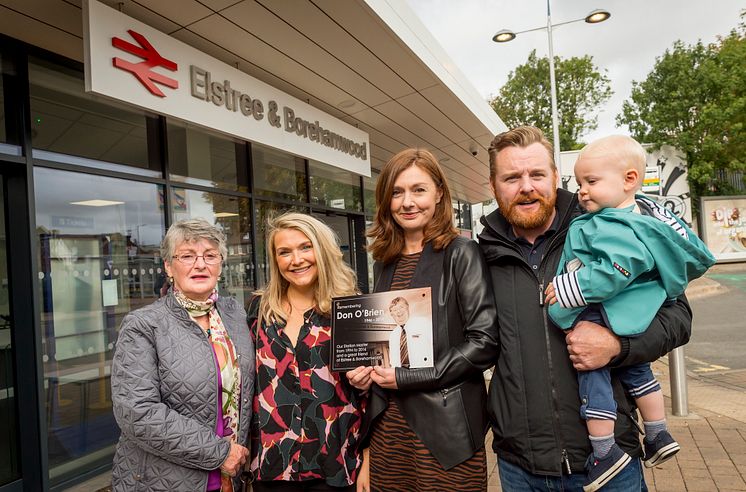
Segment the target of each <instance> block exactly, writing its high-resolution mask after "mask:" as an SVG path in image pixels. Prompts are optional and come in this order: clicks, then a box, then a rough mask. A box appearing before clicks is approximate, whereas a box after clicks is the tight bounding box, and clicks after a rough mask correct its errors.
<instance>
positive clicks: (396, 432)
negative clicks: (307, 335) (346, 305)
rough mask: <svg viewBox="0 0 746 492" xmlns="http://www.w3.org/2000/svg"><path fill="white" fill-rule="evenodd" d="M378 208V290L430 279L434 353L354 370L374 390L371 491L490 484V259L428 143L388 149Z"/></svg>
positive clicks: (373, 232) (494, 348) (494, 347)
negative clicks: (424, 360)
mask: <svg viewBox="0 0 746 492" xmlns="http://www.w3.org/2000/svg"><path fill="white" fill-rule="evenodd" d="M376 207H377V212H376V217H375V221H374V223H373V226H372V227H371V229H370V230H369V232H368V236H369V237H371V238H372V244H371V245H370V251H371V253H372V255H373V258H374V259H375V260H376V265H375V271H376V285H375V291H376V292H380V291H388V290H397V289H407V288H417V287H431V289H432V315H433V344H434V347H433V349H434V350H433V353H434V357H435V361H434V367H427V368H417V369H415V368H408V367H406V365H407V364H406V360H404V356H402V359H403V360H402V365H403V366H405V367H396V368H382V367H375V368H370V367H365V368H364V367H359V368H357V369H355V370H353V371H350V372H349V373H348V375H347V376H348V378H349V379H350V381H351V382H352V384H353V385H355V386H356V387H358V388H359V389H363V390H364V389H368V388H370V389H371V393H372V394H371V400H370V403H369V406H368V409H367V410H366V414H365V422H364V424H363V426H364V429H363V431H364V432H365V431H369V441H370V447H369V449H368V451H369V455H370V461H369V462H370V470H369V473H370V490H372V491H377V490H385V491H387V492H388V491H397V490H400V491H407V492H411V491H430V490H433V491H434V490H460V491H472V490H474V491H486V490H487V467H486V459H485V449H484V435H485V432H486V430H487V426H488V418H487V414H486V408H487V402H486V399H487V394H486V391H485V384H484V380H483V376H482V374H483V371H484V370H485V369H487V368H488V367H490V366H492V365H493V364H494V363H495V360H496V358H497V352H498V341H497V326H496V324H495V323H496V319H497V315H496V308H495V304H494V296H493V294H492V288H491V283H490V282H491V281H490V279H489V277H488V276H487V275H486V272H487V268H486V264H485V261H484V259H483V258H482V255H481V253H480V250H479V247H478V245H477V243H475V242H474V241H471V240H469V239H466V238H464V237H461V236H459V234H458V231H457V230H456V229H455V228H454V226H453V210H452V207H451V195H450V192H449V190H448V184H447V183H446V181H445V176H444V174H443V171H442V169H441V168H440V166H439V164H438V162H437V160H436V159H435V157H434V156H433V155H432V154H431V153H430V152H428V151H427V150H421V149H407V150H404V151H402V152H399V153H398V154H397V155H395V156H394V157H392V158H391V160H390V161H389V162H388V163H387V164H386V165H385V166H384V168H383V170H382V172H381V175H380V177H379V178H378V184H377V186H376ZM371 383H373V384H372V385H371ZM366 461H367V460H366ZM364 475H365V473H363V476H361V478H360V479H359V481H358V484H359V487H358V490H365V486H364Z"/></svg>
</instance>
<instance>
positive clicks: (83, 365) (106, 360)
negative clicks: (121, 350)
mask: <svg viewBox="0 0 746 492" xmlns="http://www.w3.org/2000/svg"><path fill="white" fill-rule="evenodd" d="M34 186H35V189H36V193H35V199H36V225H37V234H38V236H39V237H38V239H39V245H40V251H39V266H40V270H39V272H38V285H39V289H40V292H41V299H42V306H41V330H42V343H43V347H42V357H43V365H44V388H45V389H46V418H47V424H48V426H49V428H48V431H49V434H48V446H49V466H50V477H51V479H52V483H53V484H54V483H56V482H59V481H60V480H62V479H64V478H66V477H69V476H74V475H75V474H80V473H81V472H83V471H86V470H87V469H89V468H90V467H91V466H94V463H95V462H96V460H100V459H101V458H102V457H105V456H107V454H109V453H112V452H113V446H114V444H115V443H116V440H117V438H118V435H119V428H118V427H117V425H116V423H115V421H114V417H113V415H112V408H111V392H110V374H111V359H112V356H113V354H114V348H115V344H116V339H117V333H118V329H119V325H120V323H121V321H122V318H123V317H124V316H125V315H126V314H127V313H129V312H131V311H133V310H135V309H137V308H140V307H142V306H145V305H147V304H150V303H151V302H153V301H154V300H155V299H157V297H158V295H159V292H160V290H161V288H160V287H161V285H162V284H163V282H164V281H165V278H166V276H165V273H164V270H163V264H162V262H161V261H160V253H159V248H160V242H161V239H162V238H163V234H164V210H163V195H162V193H163V188H162V187H161V186H158V185H154V184H146V183H138V182H134V181H125V180H121V179H115V178H106V177H101V176H91V175H86V174H81V173H73V172H67V171H59V170H54V169H45V168H39V167H37V168H35V169H34Z"/></svg>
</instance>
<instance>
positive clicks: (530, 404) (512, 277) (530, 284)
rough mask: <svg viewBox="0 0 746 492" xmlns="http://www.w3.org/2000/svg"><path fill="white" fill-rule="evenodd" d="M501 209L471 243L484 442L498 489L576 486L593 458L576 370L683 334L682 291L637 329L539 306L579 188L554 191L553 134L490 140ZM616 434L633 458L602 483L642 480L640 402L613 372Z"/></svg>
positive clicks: (627, 358) (525, 130) (668, 345)
mask: <svg viewBox="0 0 746 492" xmlns="http://www.w3.org/2000/svg"><path fill="white" fill-rule="evenodd" d="M489 156H490V184H491V187H492V191H493V193H494V195H495V198H496V199H497V203H498V205H499V209H498V210H496V211H495V212H493V213H492V214H490V215H488V216H486V217H483V218H482V224H483V225H484V230H483V231H482V233H481V234H480V235H479V243H480V246H481V248H482V251H483V252H484V255H485V258H486V259H487V264H488V266H489V268H490V275H491V277H492V281H493V284H494V292H495V299H496V301H497V308H498V310H497V311H498V319H497V320H495V323H496V325H497V327H498V333H499V335H500V356H499V358H498V360H497V361H496V364H495V371H494V374H493V376H492V381H491V383H490V407H491V408H490V410H491V416H492V431H493V434H494V440H493V449H494V451H495V452H496V453H497V457H498V467H499V472H500V481H501V484H502V490H503V491H505V492H513V491H525V490H535V491H544V490H546V491H549V490H566V491H580V490H583V484H584V482H586V463H587V459H588V458H589V456H591V445H590V441H589V439H588V435H587V429H586V426H585V423H584V421H583V420H581V419H580V412H579V409H580V405H581V401H580V398H579V396H578V384H577V373H576V371H587V370H591V369H597V368H599V367H603V366H606V365H608V366H610V367H612V368H613V367H622V366H626V365H630V364H636V363H639V362H651V361H653V360H655V359H657V358H658V357H660V356H662V355H664V354H665V353H667V352H669V351H670V350H672V349H674V348H675V347H678V346H679V345H682V344H684V343H686V342H687V341H688V340H689V335H690V333H691V321H692V317H691V311H690V309H689V305H688V304H687V302H686V299H685V298H684V297H683V296H682V298H680V299H679V300H677V301H676V302H675V303H672V304H670V305H666V306H664V307H662V308H661V309H660V311H659V312H658V314H657V316H656V318H655V320H653V323H652V324H651V325H650V327H648V328H647V330H646V331H645V332H644V333H643V334H642V335H640V336H639V337H637V338H628V337H625V338H622V339H620V338H618V337H617V336H616V335H614V334H613V332H611V331H610V330H608V329H606V328H604V327H602V326H600V325H597V324H595V323H591V322H589V321H580V322H578V323H577V324H576V325H575V328H574V329H573V330H571V331H569V332H567V333H565V332H563V331H562V330H561V329H560V328H558V327H557V326H555V325H554V324H553V323H552V322H551V320H550V319H549V318H548V316H547V312H546V308H547V307H548V306H545V305H544V298H543V292H544V288H545V285H546V283H547V282H549V281H551V279H552V278H553V277H554V275H555V273H556V272H557V264H558V263H559V259H560V255H561V253H562V247H563V243H564V241H565V235H566V233H567V228H568V226H569V224H570V221H571V220H572V219H573V218H574V217H576V216H577V215H579V214H580V213H581V210H580V209H579V208H578V200H577V197H576V196H575V195H574V194H572V193H569V192H567V191H565V190H558V189H557V183H558V173H557V167H556V166H555V163H554V159H553V157H552V156H553V151H552V144H551V143H549V142H548V141H547V140H546V138H544V134H543V133H542V132H541V130H539V129H538V128H534V127H518V128H515V129H513V130H510V131H507V132H505V133H501V134H499V135H497V136H496V137H495V139H494V140H493V141H492V144H491V146H490V149H489ZM612 380H613V382H614V395H615V399H616V401H617V407H618V408H617V420H616V428H615V435H616V442H617V443H618V444H619V445H620V447H621V448H622V449H624V451H626V452H627V453H628V454H629V455H630V456H632V457H633V458H635V459H634V460H633V462H632V463H631V464H630V465H628V466H627V467H626V468H625V469H624V470H623V471H622V472H621V473H619V475H617V476H616V477H614V478H613V479H612V480H611V481H609V482H608V485H605V486H604V488H603V490H604V491H605V492H613V491H624V492H630V491H638V490H647V487H646V486H645V479H644V477H643V474H642V467H641V464H640V459H639V458H640V456H641V455H642V450H641V448H640V441H639V430H638V429H639V426H638V425H637V411H636V408H635V406H634V400H632V399H631V398H630V397H629V396H628V395H627V393H626V392H625V391H624V390H623V388H622V387H621V385H620V383H619V380H618V379H617V378H612Z"/></svg>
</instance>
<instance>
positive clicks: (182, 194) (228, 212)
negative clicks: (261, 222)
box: [171, 188, 254, 305]
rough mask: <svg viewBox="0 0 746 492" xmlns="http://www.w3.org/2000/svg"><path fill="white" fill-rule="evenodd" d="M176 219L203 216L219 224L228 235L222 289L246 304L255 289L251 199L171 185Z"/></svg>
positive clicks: (221, 277)
mask: <svg viewBox="0 0 746 492" xmlns="http://www.w3.org/2000/svg"><path fill="white" fill-rule="evenodd" d="M171 208H172V210H173V221H174V222H175V221H177V220H181V219H187V218H197V217H200V218H203V219H207V220H208V221H209V222H211V223H213V224H217V225H218V226H219V227H220V228H221V229H222V230H223V232H224V233H225V235H226V236H227V243H228V244H227V246H228V258H226V259H225V260H224V261H223V270H222V273H221V275H220V283H219V290H220V293H221V294H222V295H225V294H226V293H227V294H229V295H232V296H234V297H236V298H237V299H238V300H239V301H240V302H242V303H243V304H244V305H245V304H246V303H248V301H249V300H250V299H251V293H252V292H253V291H254V264H253V262H252V251H251V210H250V208H249V199H248V198H240V197H235V196H230V195H221V194H218V193H207V192H203V191H195V190H188V189H184V188H171Z"/></svg>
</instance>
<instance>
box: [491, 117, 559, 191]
mask: <svg viewBox="0 0 746 492" xmlns="http://www.w3.org/2000/svg"><path fill="white" fill-rule="evenodd" d="M535 143H539V144H541V145H543V146H544V148H545V149H547V152H549V162H551V164H552V169H554V170H555V171H556V170H557V164H556V163H555V162H554V147H552V142H550V141H549V140H547V139H546V137H545V136H544V132H542V131H541V129H539V128H536V127H535V126H519V127H516V128H513V129H512V130H508V131H507V132H502V133H498V134H497V135H495V138H494V139H493V140H492V143H491V144H490V148H489V149H487V152H488V153H489V156H490V183H491V182H493V181H494V179H495V175H497V153H498V152H500V151H501V150H503V149H506V148H508V147H521V148H526V147H528V146H529V145H531V144H535Z"/></svg>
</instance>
